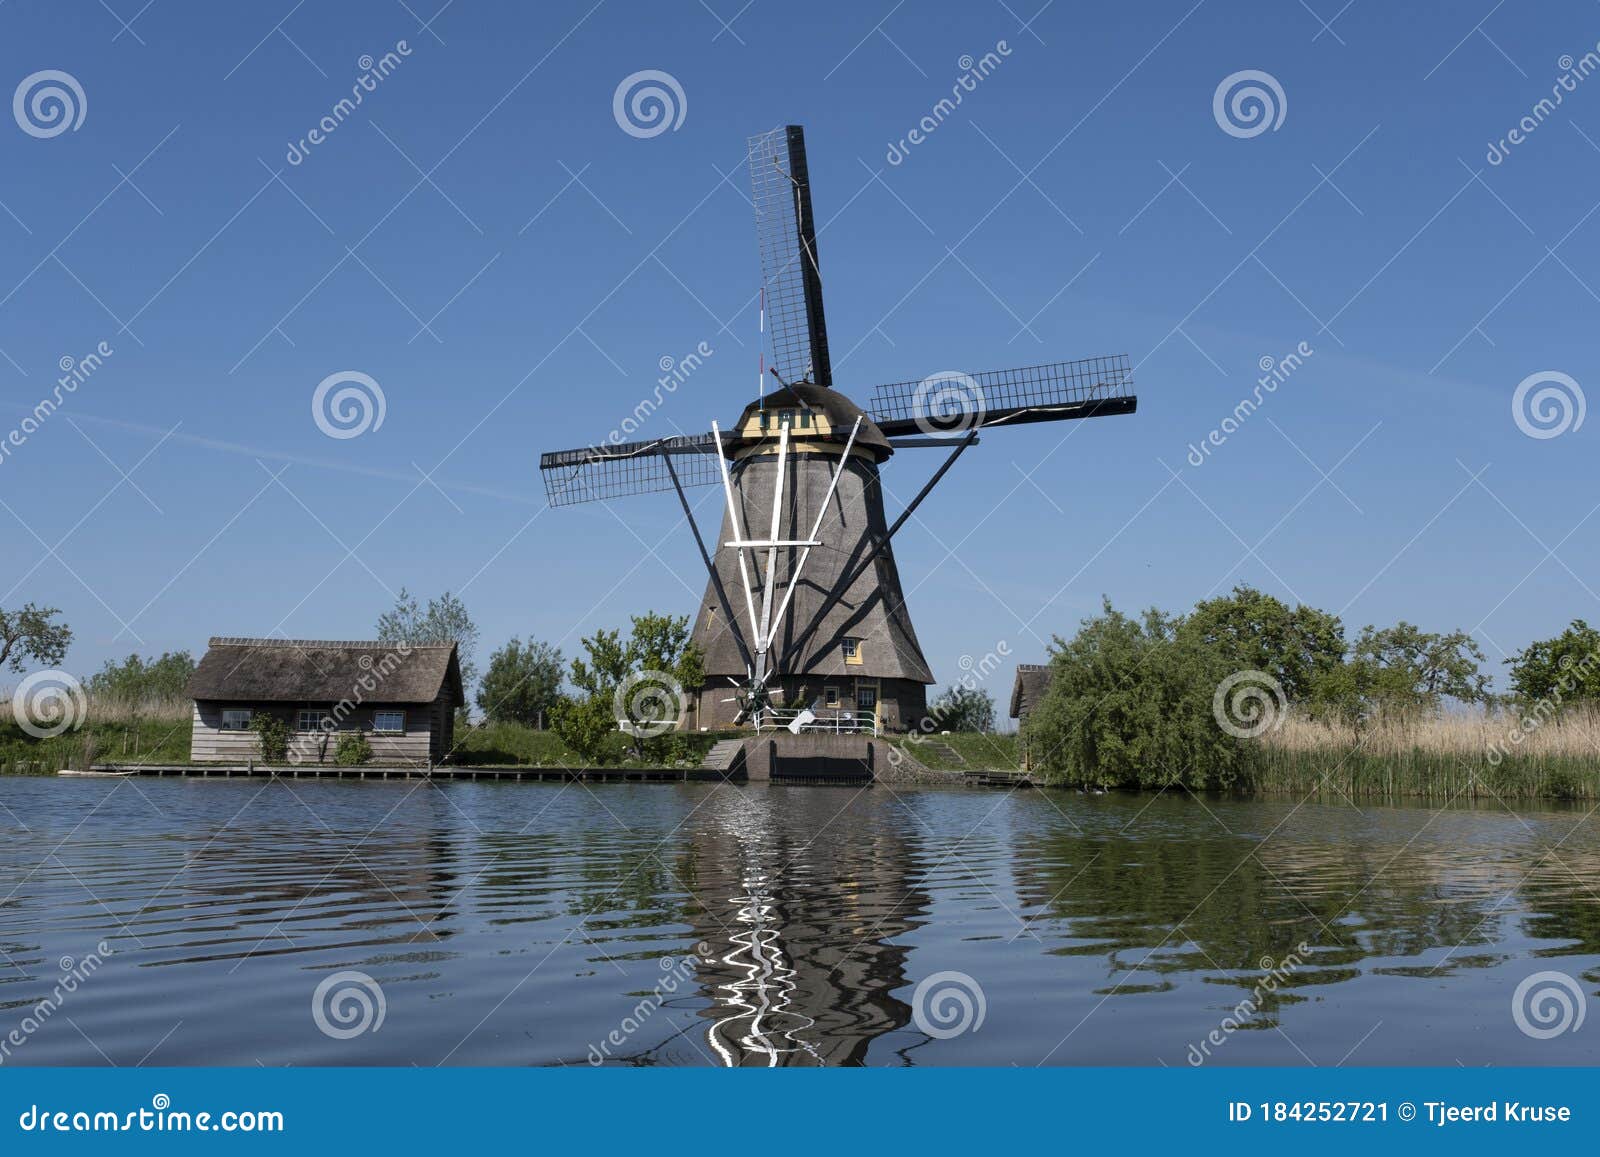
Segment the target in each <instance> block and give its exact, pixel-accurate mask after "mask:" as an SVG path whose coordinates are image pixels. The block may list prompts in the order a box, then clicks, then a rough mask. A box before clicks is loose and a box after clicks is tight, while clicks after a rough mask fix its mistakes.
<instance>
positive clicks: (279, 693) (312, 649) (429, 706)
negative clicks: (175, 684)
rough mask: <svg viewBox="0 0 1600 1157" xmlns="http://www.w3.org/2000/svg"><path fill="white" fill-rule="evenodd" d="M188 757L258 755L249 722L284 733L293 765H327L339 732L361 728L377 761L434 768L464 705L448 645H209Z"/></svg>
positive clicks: (195, 689)
mask: <svg viewBox="0 0 1600 1157" xmlns="http://www.w3.org/2000/svg"><path fill="white" fill-rule="evenodd" d="M189 696H190V698H192V699H193V700H194V733H193V738H192V739H191V741H190V748H189V754H190V758H191V759H194V760H197V761H213V760H221V761H228V762H239V763H243V762H245V761H246V760H248V759H253V758H259V757H260V746H259V742H258V739H257V736H256V733H255V732H254V731H253V730H252V729H251V726H250V723H251V720H252V719H253V718H254V717H255V716H256V715H257V714H259V713H262V712H269V713H271V714H273V715H276V716H278V717H279V718H281V719H282V720H283V721H284V722H285V723H287V724H288V726H289V758H290V759H291V760H292V761H294V762H296V763H319V762H322V763H331V762H332V761H333V753H334V749H335V747H336V746H337V743H338V737H339V734H340V733H341V732H350V731H363V732H365V733H366V735H367V741H368V742H369V743H370V744H371V745H372V754H373V761H374V762H376V763H412V764H429V763H438V762H440V761H441V760H443V759H444V757H445V756H446V755H447V754H448V753H449V751H450V749H451V746H452V745H453V743H454V728H455V710H456V708H457V707H461V706H463V705H465V703H466V699H465V696H464V694H463V691H462V686H461V665H460V663H459V662H458V660H457V658H456V648H455V645H454V644H445V645H439V646H432V645H430V646H420V645H409V644H405V643H349V642H327V641H319V640H311V639H235V638H215V639H212V640H211V644H210V649H209V650H207V651H206V653H205V655H204V657H203V658H201V660H200V665H199V666H198V667H197V668H196V669H195V673H194V676H193V678H191V679H190V681H189Z"/></svg>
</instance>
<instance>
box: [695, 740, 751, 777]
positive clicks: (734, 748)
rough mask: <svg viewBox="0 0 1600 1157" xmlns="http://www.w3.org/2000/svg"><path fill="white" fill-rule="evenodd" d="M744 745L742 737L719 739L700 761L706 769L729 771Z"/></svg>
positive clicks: (703, 768)
mask: <svg viewBox="0 0 1600 1157" xmlns="http://www.w3.org/2000/svg"><path fill="white" fill-rule="evenodd" d="M743 747H744V740H742V739H719V740H717V742H716V743H715V744H714V745H713V746H712V748H711V750H710V751H708V752H706V757H705V759H703V760H701V761H700V767H701V769H702V770H704V771H727V770H728V769H729V768H730V767H732V766H733V761H734V759H735V758H737V757H738V755H739V752H740V751H741V750H742V749H743Z"/></svg>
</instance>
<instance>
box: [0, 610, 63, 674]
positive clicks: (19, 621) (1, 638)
mask: <svg viewBox="0 0 1600 1157" xmlns="http://www.w3.org/2000/svg"><path fill="white" fill-rule="evenodd" d="M60 613H61V612H60V611H58V610H56V608H55V607H41V606H37V605H35V604H33V603H27V604H24V606H23V607H22V608H21V609H20V610H15V611H6V610H0V667H4V666H5V665H6V664H7V663H10V664H11V669H12V670H13V671H18V672H20V671H21V670H22V668H23V664H24V662H25V661H26V660H29V659H32V660H33V661H34V662H35V663H38V664H39V665H40V666H42V667H59V666H60V665H61V662H62V660H64V659H65V658H66V657H67V647H68V646H70V645H71V643H72V629H71V628H70V627H68V626H67V625H66V624H65V623H58V622H54V621H53V620H54V619H55V617H56V616H57V615H59V614H60Z"/></svg>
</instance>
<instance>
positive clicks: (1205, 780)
mask: <svg viewBox="0 0 1600 1157" xmlns="http://www.w3.org/2000/svg"><path fill="white" fill-rule="evenodd" d="M1052 652H1053V653H1052V656H1051V662H1050V667H1051V681H1050V689H1049V691H1048V692H1047V693H1046V694H1045V696H1044V699H1043V700H1042V701H1041V702H1040V703H1039V704H1038V705H1037V706H1036V707H1035V708H1034V710H1033V711H1032V712H1031V714H1030V715H1029V717H1028V721H1027V725H1026V727H1025V728H1024V734H1023V738H1024V740H1025V741H1026V742H1027V744H1028V746H1029V748H1030V750H1031V751H1032V753H1033V757H1034V759H1035V760H1036V761H1037V762H1038V765H1039V766H1040V768H1041V769H1042V770H1043V771H1044V772H1045V773H1046V774H1047V775H1049V776H1051V777H1053V778H1055V779H1058V780H1064V781H1066V782H1069V783H1085V784H1097V785H1100V786H1103V787H1111V786H1129V787H1133V786H1139V787H1160V786H1168V785H1181V786H1185V787H1190V788H1203V787H1224V786H1227V785H1229V784H1231V783H1232V782H1233V781H1234V780H1235V778H1236V777H1237V776H1238V775H1239V773H1240V772H1241V770H1243V769H1244V767H1245V765H1246V761H1247V760H1248V758H1249V751H1248V748H1247V746H1246V742H1245V741H1243V740H1240V739H1238V738H1236V737H1235V736H1233V735H1230V734H1228V733H1227V732H1225V731H1223V730H1222V728H1221V727H1220V726H1219V725H1218V722H1217V719H1216V717H1215V716H1214V714H1213V710H1212V699H1213V696H1214V695H1215V693H1216V690H1217V688H1218V686H1219V685H1220V684H1221V683H1222V681H1223V680H1224V679H1225V678H1227V676H1228V675H1230V674H1231V673H1233V671H1234V670H1236V669H1237V664H1236V661H1235V660H1233V659H1231V658H1228V657H1227V656H1225V655H1224V653H1223V649H1222V648H1219V647H1218V646H1216V645H1215V644H1214V643H1208V642H1206V641H1205V640H1204V638H1203V636H1202V635H1201V634H1200V633H1199V632H1190V631H1186V630H1184V629H1183V624H1182V622H1181V620H1177V619H1173V618H1171V617H1169V616H1167V615H1164V614H1162V613H1161V612H1160V611H1157V610H1149V611H1146V612H1145V613H1144V615H1143V616H1142V617H1140V618H1138V619H1134V618H1131V617H1129V616H1127V615H1125V614H1123V613H1122V612H1121V611H1118V610H1116V609H1114V608H1113V607H1112V606H1111V603H1110V601H1109V600H1107V601H1106V602H1105V604H1104V611H1103V613H1102V614H1101V615H1099V616H1097V617H1095V618H1090V619H1085V620H1084V622H1083V624H1082V626H1081V627H1080V628H1079V630H1078V633H1077V634H1076V635H1074V636H1073V638H1072V639H1071V640H1070V641H1063V640H1062V639H1061V638H1059V637H1057V638H1056V640H1055V644H1054V646H1053V648H1052Z"/></svg>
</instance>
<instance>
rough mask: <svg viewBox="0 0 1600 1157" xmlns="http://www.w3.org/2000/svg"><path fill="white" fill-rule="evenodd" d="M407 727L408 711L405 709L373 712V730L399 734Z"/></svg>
mask: <svg viewBox="0 0 1600 1157" xmlns="http://www.w3.org/2000/svg"><path fill="white" fill-rule="evenodd" d="M405 729H406V713H405V712H404V711H374V712H373V713H372V730H374V731H378V732H385V733H388V734H391V735H398V734H400V733H402V732H404V731H405Z"/></svg>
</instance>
